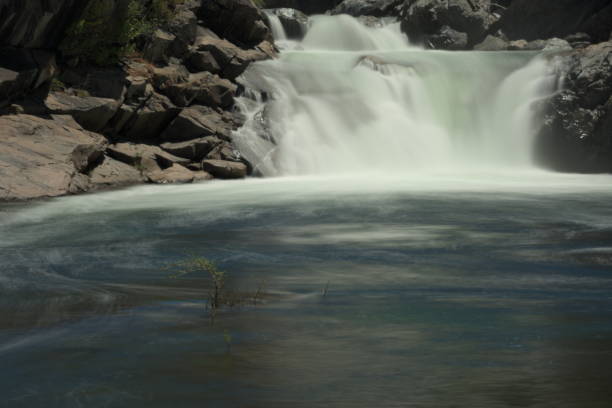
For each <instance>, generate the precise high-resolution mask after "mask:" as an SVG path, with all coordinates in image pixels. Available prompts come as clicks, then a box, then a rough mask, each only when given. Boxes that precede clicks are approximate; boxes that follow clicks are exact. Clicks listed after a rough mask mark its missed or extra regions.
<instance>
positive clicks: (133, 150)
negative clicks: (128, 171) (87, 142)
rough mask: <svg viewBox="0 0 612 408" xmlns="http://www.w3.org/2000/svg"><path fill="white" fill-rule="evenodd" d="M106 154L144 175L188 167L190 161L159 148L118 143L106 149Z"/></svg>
mask: <svg viewBox="0 0 612 408" xmlns="http://www.w3.org/2000/svg"><path fill="white" fill-rule="evenodd" d="M106 153H107V154H108V155H109V156H110V157H112V158H113V159H115V160H119V161H121V162H123V163H126V164H129V165H130V166H133V167H135V168H136V169H138V170H140V171H142V172H143V173H144V174H149V173H152V172H155V171H158V170H163V169H165V168H168V167H171V166H172V165H174V164H181V165H187V164H189V160H188V159H184V158H181V157H177V156H174V155H172V154H170V153H168V152H166V151H164V150H162V149H161V148H160V147H158V146H152V145H145V144H134V143H116V144H113V145H110V146H108V147H107V149H106Z"/></svg>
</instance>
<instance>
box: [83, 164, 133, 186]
mask: <svg viewBox="0 0 612 408" xmlns="http://www.w3.org/2000/svg"><path fill="white" fill-rule="evenodd" d="M89 180H90V183H91V184H92V185H93V186H94V187H102V186H107V187H108V186H126V185H132V184H138V183H142V182H143V181H145V178H144V176H143V175H142V174H141V172H140V171H138V170H137V169H135V168H134V167H132V166H130V165H128V164H125V163H123V162H120V161H118V160H115V159H113V158H112V157H109V156H103V157H102V160H101V163H100V164H99V165H98V166H97V167H96V168H94V169H93V170H92V171H91V172H90V173H89Z"/></svg>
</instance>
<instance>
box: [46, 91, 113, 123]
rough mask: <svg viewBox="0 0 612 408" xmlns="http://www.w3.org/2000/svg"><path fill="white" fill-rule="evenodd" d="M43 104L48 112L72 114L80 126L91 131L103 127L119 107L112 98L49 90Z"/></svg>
mask: <svg viewBox="0 0 612 408" xmlns="http://www.w3.org/2000/svg"><path fill="white" fill-rule="evenodd" d="M44 104H45V107H46V108H47V111H48V112H49V113H53V114H65V115H72V116H73V117H74V119H75V120H76V121H77V122H78V123H79V124H80V125H81V126H83V127H84V128H85V129H87V130H90V131H93V132H99V131H101V130H102V129H104V127H105V126H106V124H107V123H108V122H109V121H110V120H111V118H112V117H113V116H114V115H115V112H117V108H118V107H119V103H118V102H117V101H115V100H114V99H108V98H96V97H92V96H74V95H69V94H66V93H63V92H50V93H49V95H48V96H47V98H46V99H45V101H44Z"/></svg>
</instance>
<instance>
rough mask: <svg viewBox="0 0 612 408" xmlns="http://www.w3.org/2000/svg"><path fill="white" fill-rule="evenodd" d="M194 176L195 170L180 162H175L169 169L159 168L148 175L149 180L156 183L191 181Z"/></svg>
mask: <svg viewBox="0 0 612 408" xmlns="http://www.w3.org/2000/svg"><path fill="white" fill-rule="evenodd" d="M194 178H195V175H194V174H193V172H192V171H191V170H189V169H187V168H185V167H183V166H181V165H180V164H173V165H172V166H170V167H168V168H167V169H163V170H157V171H154V172H152V173H150V174H149V175H148V179H149V181H151V182H152V183H156V184H174V183H191V182H192V181H193V180H194Z"/></svg>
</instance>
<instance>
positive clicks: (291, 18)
mask: <svg viewBox="0 0 612 408" xmlns="http://www.w3.org/2000/svg"><path fill="white" fill-rule="evenodd" d="M266 12H267V13H271V14H274V15H275V16H276V17H278V19H279V20H280V22H281V24H282V26H283V29H284V30H285V34H287V38H289V39H295V40H299V39H302V38H303V37H304V35H305V34H306V31H307V30H308V16H307V15H306V14H304V13H302V12H301V11H299V10H296V9H292V8H276V9H267V10H266ZM266 19H267V16H266Z"/></svg>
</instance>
